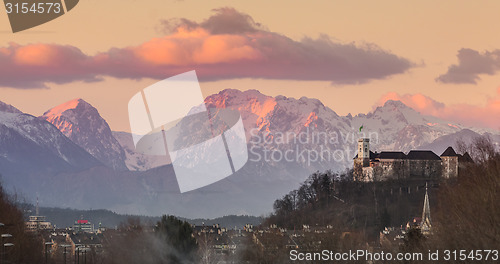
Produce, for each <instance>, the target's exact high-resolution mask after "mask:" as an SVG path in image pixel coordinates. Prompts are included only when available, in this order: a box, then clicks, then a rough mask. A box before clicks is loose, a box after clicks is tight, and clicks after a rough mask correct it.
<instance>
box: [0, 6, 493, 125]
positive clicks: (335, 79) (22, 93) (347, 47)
mask: <svg viewBox="0 0 500 264" xmlns="http://www.w3.org/2000/svg"><path fill="white" fill-rule="evenodd" d="M498 10H500V2H499V1H495V0H492V1H459V0H450V1H447V0H443V1H426V0H423V1H399V0H386V1H384V0H382V1H369V0H367V1H361V0H360V1H334V0H325V1H319V0H316V1H315V0H312V1H290V0H288V1H280V0H276V1H260V0H255V1H235V0H231V1H219V0H214V1H193V0H183V1H178V0H171V1H169V0H151V1H136V0H120V1H117V0H107V1H97V0H86V1H80V3H79V4H78V5H77V6H76V7H75V8H74V9H72V10H71V11H70V12H68V13H67V14H66V15H64V16H62V17H60V18H58V19H55V20H53V21H50V22H48V23H46V24H43V25H41V26H38V27H36V28H32V29H29V30H26V31H22V32H18V33H15V34H14V33H12V32H11V29H10V25H9V21H8V18H7V15H6V13H4V12H0V100H1V101H3V102H6V103H9V104H12V105H14V106H16V107H17V108H19V109H20V110H22V111H24V112H27V113H30V114H33V115H41V114H43V113H44V112H45V111H46V110H48V109H50V108H52V107H54V106H56V105H59V104H61V103H64V102H66V101H69V100H72V99H74V98H82V99H84V100H86V101H87V102H89V103H91V104H92V105H93V106H95V107H96V108H97V109H98V110H99V112H100V113H101V115H102V116H103V117H104V118H105V119H106V120H107V121H108V123H109V124H110V126H111V128H112V129H113V130H117V131H128V130H129V129H130V127H129V124H128V113H127V104H128V100H130V98H131V97H132V96H133V95H134V94H136V93H137V92H139V91H140V90H141V89H143V88H145V87H147V86H149V85H151V84H153V83H155V82H157V81H159V80H162V79H165V78H168V77H170V76H173V75H176V74H179V73H183V72H186V71H189V70H196V71H197V74H198V77H199V80H200V86H201V88H202V92H203V95H204V96H208V95H211V94H213V93H216V92H219V91H221V90H223V89H226V88H232V89H239V90H247V89H257V90H259V91H261V92H262V93H264V94H267V95H271V96H277V95H285V96H288V97H295V98H300V97H302V96H306V97H311V98H318V99H320V100H321V101H322V102H323V103H324V104H325V105H327V106H328V107H330V108H332V109H333V110H334V111H336V112H337V113H338V114H340V115H347V114H348V113H351V114H353V115H355V114H358V113H367V112H369V111H372V110H373V109H374V107H376V106H379V105H381V104H383V103H384V102H385V101H387V100H389V99H393V100H401V101H402V102H404V103H405V104H407V105H408V106H410V107H413V108H414V109H416V110H418V111H420V112H421V113H423V114H428V115H434V116H437V117H440V118H443V119H445V120H450V121H453V122H458V123H461V124H463V125H466V126H476V127H488V128H493V129H496V130H500V37H499V36H498V29H497V28H498V25H499V24H500V16H498ZM179 92H181V91H179Z"/></svg>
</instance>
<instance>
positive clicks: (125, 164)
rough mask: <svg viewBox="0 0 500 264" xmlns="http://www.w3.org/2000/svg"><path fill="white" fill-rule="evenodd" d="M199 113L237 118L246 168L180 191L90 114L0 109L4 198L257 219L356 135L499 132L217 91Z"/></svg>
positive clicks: (396, 144) (339, 161) (405, 144)
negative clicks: (234, 113)
mask: <svg viewBox="0 0 500 264" xmlns="http://www.w3.org/2000/svg"><path fill="white" fill-rule="evenodd" d="M205 104H206V106H207V108H213V107H215V108H228V109H233V110H238V111H239V113H240V114H241V117H242V121H243V125H244V127H245V131H246V138H247V145H248V149H249V161H248V162H247V164H246V165H245V166H244V167H243V168H242V169H241V170H239V171H237V172H236V173H235V174H233V175H231V176H230V177H228V178H226V179H224V180H221V181H219V182H217V183H214V184H212V185H209V186H206V187H204V188H201V189H198V190H194V191H190V192H187V193H182V194H181V193H180V192H179V189H178V186H177V182H176V178H175V173H174V170H173V167H172V165H170V164H169V160H170V159H169V158H168V157H163V156H148V155H145V154H142V153H138V152H136V151H135V148H134V145H133V141H132V135H131V134H130V133H127V132H120V131H112V130H111V128H110V127H109V125H108V123H107V122H106V121H105V120H104V119H103V118H102V117H101V116H100V114H99V112H98V110H97V109H96V108H94V107H93V106H92V105H90V104H88V103H87V102H85V101H84V100H82V99H75V100H72V101H69V102H66V103H64V104H61V105H59V106H56V107H54V108H52V109H49V110H48V111H46V112H45V113H44V114H43V115H42V116H40V117H35V116H32V115H29V114H26V113H23V112H21V111H20V110H18V109H17V108H15V107H13V106H11V105H8V104H6V103H2V102H0V174H1V175H2V181H3V183H4V185H6V186H7V188H8V189H10V190H11V191H15V192H17V193H18V194H20V195H21V196H24V197H25V198H26V199H27V200H31V201H33V200H34V199H35V198H36V197H39V199H40V201H41V203H42V204H43V205H44V206H56V207H71V208H76V209H88V208H95V209H98V208H99V209H109V210H113V211H115V212H118V213H130V214H142V215H161V214H165V213H167V214H175V215H179V216H183V217H189V218H196V217H203V218H213V217H218V216H222V215H229V214H249V215H262V214H266V213H269V212H270V211H271V210H272V204H273V202H274V200H275V199H277V198H280V197H281V196H282V195H283V194H285V193H287V192H288V191H290V190H291V189H294V188H296V187H297V186H298V185H299V184H300V183H301V182H302V181H304V180H305V179H306V178H307V176H308V175H309V174H310V173H312V172H315V171H318V170H319V171H324V170H328V169H329V170H333V171H342V170H345V169H346V168H349V167H352V158H353V157H354V156H355V155H356V153H355V149H356V143H357V139H358V138H359V137H369V138H370V140H371V141H370V146H371V149H372V150H376V151H382V150H394V151H405V152H406V151H409V150H411V149H430V150H433V151H435V152H436V153H437V154H438V155H439V154H441V152H442V151H444V149H445V148H446V147H448V146H450V145H451V146H454V144H455V142H456V140H457V139H462V140H464V141H471V140H472V139H473V138H474V137H477V136H480V135H488V136H490V138H492V140H493V141H494V142H495V144H497V145H498V144H499V143H500V132H499V131H495V130H488V129H483V128H473V127H465V126H462V125H460V124H457V123H453V122H449V121H446V120H441V119H439V118H436V117H432V116H425V115H422V114H420V113H419V112H417V111H415V110H414V109H412V108H410V107H408V106H406V105H405V104H403V103H402V102H400V101H387V102H386V103H385V104H384V105H383V106H379V107H377V108H375V109H374V110H373V111H372V112H370V113H368V114H359V115H356V116H352V115H351V114H349V115H347V116H340V115H338V114H337V113H335V111H333V110H332V109H330V108H329V107H326V106H325V105H324V104H323V103H322V102H321V101H320V100H317V99H311V98H306V97H302V98H300V99H295V98H288V97H285V96H276V97H272V96H267V95H264V94H262V93H260V92H259V91H257V90H248V91H244V92H243V91H239V90H231V89H228V90H224V91H221V92H219V93H217V94H214V95H211V96H208V97H207V98H206V99H205Z"/></svg>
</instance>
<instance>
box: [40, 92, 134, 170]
mask: <svg viewBox="0 0 500 264" xmlns="http://www.w3.org/2000/svg"><path fill="white" fill-rule="evenodd" d="M40 118H42V119H45V120H47V121H48V122H50V123H52V124H53V125H54V126H56V127H57V128H58V129H59V130H60V131H61V132H62V133H63V134H64V135H66V136H67V137H68V138H69V139H71V140H72V141H73V142H75V143H76V144H77V145H79V146H80V147H82V148H83V149H85V150H86V151H87V152H89V153H90V154H91V155H92V156H94V157H96V158H97V159H98V160H100V161H102V162H103V163H104V164H106V165H107V166H109V167H112V168H114V169H126V165H125V162H124V160H125V152H124V150H123V148H122V147H121V145H120V144H119V143H118V141H117V140H116V139H115V138H114V137H113V135H112V133H111V129H110V127H109V125H108V123H107V122H106V121H105V120H104V119H103V118H102V117H101V116H100V114H99V112H98V111H97V109H96V108H94V107H93V106H92V105H90V104H89V103H87V102H86V101H84V100H83V99H74V100H71V101H69V102H66V103H63V104H61V105H58V106H56V107H54V108H52V109H50V110H48V111H47V112H45V113H44V114H43V115H42V116H41V117H40Z"/></svg>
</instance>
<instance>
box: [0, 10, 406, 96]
mask: <svg viewBox="0 0 500 264" xmlns="http://www.w3.org/2000/svg"><path fill="white" fill-rule="evenodd" d="M214 12H215V13H214V15H212V16H211V17H209V18H208V19H206V20H204V21H202V22H200V23H198V22H194V21H190V20H187V19H178V20H167V21H163V22H162V25H163V26H164V27H165V29H166V31H167V32H168V33H167V34H166V35H165V36H162V37H158V38H153V39H151V40H149V41H146V42H144V43H142V44H140V45H138V46H131V47H126V48H112V49H110V50H108V51H106V52H101V53H98V54H96V55H88V54H85V53H84V52H82V51H81V50H79V49H78V48H76V47H73V46H62V45H56V44H30V45H24V46H21V45H17V44H10V45H9V46H8V47H4V48H1V47H0V70H2V71H1V72H0V86H10V87H17V88H37V87H44V86H46V83H68V82H72V81H96V80H99V79H100V78H102V77H104V76H111V77H116V78H130V79H140V78H146V77H147V78H154V79H163V78H166V77H169V76H171V75H175V74H178V73H181V72H184V71H188V70H193V69H194V70H196V71H197V73H198V75H199V77H200V80H202V81H208V80H219V79H234V78H265V79H289V80H324V81H331V82H334V83H364V82H368V81H371V80H374V79H384V78H388V77H389V76H391V75H394V74H400V73H404V72H406V71H407V70H408V69H410V68H411V67H413V66H414V64H413V63H412V62H410V61H408V60H407V59H404V58H401V57H398V56H396V55H394V54H392V53H390V52H388V51H384V50H382V49H381V48H379V47H378V46H376V45H374V44H367V45H364V46H358V45H354V44H342V43H337V42H333V41H332V40H331V39H330V38H329V37H327V36H322V37H320V38H318V39H312V38H304V39H303V40H301V41H295V40H292V39H290V38H288V37H286V36H284V35H281V34H278V33H274V32H271V31H269V30H266V29H265V28H264V27H263V26H262V25H260V24H259V23H257V22H255V21H254V20H253V19H252V18H251V17H250V16H249V15H247V14H244V13H241V12H238V11H236V10H234V9H232V8H221V9H216V10H214Z"/></svg>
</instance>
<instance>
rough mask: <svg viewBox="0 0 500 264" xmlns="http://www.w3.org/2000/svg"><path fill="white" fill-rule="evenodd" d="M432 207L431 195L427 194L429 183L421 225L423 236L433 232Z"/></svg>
mask: <svg viewBox="0 0 500 264" xmlns="http://www.w3.org/2000/svg"><path fill="white" fill-rule="evenodd" d="M431 227H432V224H431V207H430V204H429V194H428V192H427V183H425V198H424V209H423V211H422V222H421V223H420V230H421V231H422V234H424V235H427V234H430V232H431Z"/></svg>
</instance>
